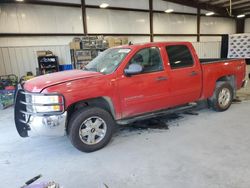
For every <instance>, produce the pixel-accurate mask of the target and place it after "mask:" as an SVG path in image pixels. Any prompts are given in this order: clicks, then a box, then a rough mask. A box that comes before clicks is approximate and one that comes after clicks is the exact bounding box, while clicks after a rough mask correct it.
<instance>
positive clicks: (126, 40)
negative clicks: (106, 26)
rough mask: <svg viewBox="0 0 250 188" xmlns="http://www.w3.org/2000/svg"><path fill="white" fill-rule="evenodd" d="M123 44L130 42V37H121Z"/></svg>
mask: <svg viewBox="0 0 250 188" xmlns="http://www.w3.org/2000/svg"><path fill="white" fill-rule="evenodd" d="M121 40H122V45H125V44H128V37H121Z"/></svg>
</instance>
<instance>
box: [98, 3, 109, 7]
mask: <svg viewBox="0 0 250 188" xmlns="http://www.w3.org/2000/svg"><path fill="white" fill-rule="evenodd" d="M108 6H109V4H108V3H102V4H100V8H107V7H108Z"/></svg>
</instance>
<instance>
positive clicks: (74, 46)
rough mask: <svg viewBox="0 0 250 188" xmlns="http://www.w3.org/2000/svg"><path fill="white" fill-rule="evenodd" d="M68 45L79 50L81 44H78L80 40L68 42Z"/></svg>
mask: <svg viewBox="0 0 250 188" xmlns="http://www.w3.org/2000/svg"><path fill="white" fill-rule="evenodd" d="M69 47H70V49H74V50H80V49H81V44H80V42H70V43H69Z"/></svg>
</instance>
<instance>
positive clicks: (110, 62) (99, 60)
mask: <svg viewBox="0 0 250 188" xmlns="http://www.w3.org/2000/svg"><path fill="white" fill-rule="evenodd" d="M130 51H131V49H129V48H110V49H107V50H105V51H104V52H102V53H101V54H100V55H98V56H97V57H96V58H95V59H93V60H92V61H91V62H89V64H88V65H86V66H85V69H84V70H89V71H96V72H100V73H103V74H110V73H112V72H114V71H115V70H116V68H117V67H118V66H119V65H120V63H121V62H122V60H123V59H124V58H125V57H126V56H127V54H128V53H129V52H130Z"/></svg>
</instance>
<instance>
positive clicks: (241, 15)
mask: <svg viewBox="0 0 250 188" xmlns="http://www.w3.org/2000/svg"><path fill="white" fill-rule="evenodd" d="M245 16H246V15H245V14H240V15H238V16H237V18H244V17H245Z"/></svg>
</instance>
